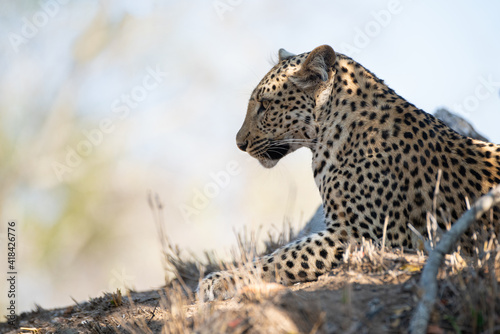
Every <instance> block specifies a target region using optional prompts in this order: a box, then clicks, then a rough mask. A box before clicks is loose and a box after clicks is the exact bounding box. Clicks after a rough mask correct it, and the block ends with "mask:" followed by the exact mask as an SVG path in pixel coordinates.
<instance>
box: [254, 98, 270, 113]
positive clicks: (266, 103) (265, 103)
mask: <svg viewBox="0 0 500 334" xmlns="http://www.w3.org/2000/svg"><path fill="white" fill-rule="evenodd" d="M270 104H271V102H270V101H268V100H262V101H260V107H259V110H257V113H258V114H260V113H263V112H264V111H266V110H267V109H268V108H269V105H270Z"/></svg>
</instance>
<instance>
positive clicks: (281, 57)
mask: <svg viewBox="0 0 500 334" xmlns="http://www.w3.org/2000/svg"><path fill="white" fill-rule="evenodd" d="M278 55H279V61H280V62H281V61H282V60H285V59H288V58H292V57H293V56H295V55H294V54H293V53H291V52H288V51H286V50H285V49H279V51H278Z"/></svg>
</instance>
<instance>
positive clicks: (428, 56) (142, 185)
mask: <svg viewBox="0 0 500 334" xmlns="http://www.w3.org/2000/svg"><path fill="white" fill-rule="evenodd" d="M499 13H500V3H497V2H493V1H490V2H481V3H480V4H479V3H472V2H469V1H453V2H452V1H443V2H439V3H436V2H435V1H430V0H428V1H418V2H417V1H410V0H400V1H397V0H389V1H370V2H368V1H364V2H361V1H351V2H346V1H326V0H325V1H309V2H307V3H306V2H298V3H295V2H290V1H284V0H276V1H272V2H270V1H263V0H258V1H244V0H213V1H189V2H188V1H184V2H180V1H159V0H143V1H134V0H121V1H118V0H109V1H104V0H103V1H93V0H88V1H68V0H40V1H28V0H17V1H7V0H0V17H1V20H0V32H1V37H2V38H1V40H0V51H1V52H0V127H1V129H0V215H1V224H0V226H1V229H0V242H1V247H2V250H1V251H0V254H1V256H2V259H0V262H1V263H2V267H3V266H4V265H5V264H6V258H7V255H6V250H5V248H6V246H5V245H6V232H7V222H8V221H9V220H15V221H16V223H17V258H16V261H17V270H18V273H19V275H18V283H17V290H18V291H17V292H18V296H17V307H18V311H27V310H30V309H33V308H34V307H35V304H39V305H40V306H42V307H44V308H50V307H56V306H65V305H70V304H72V303H73V301H72V298H73V299H74V300H76V301H81V300H86V299H88V298H89V297H97V296H99V295H100V294H101V293H102V292H103V291H112V290H115V289H116V288H120V287H121V288H123V287H124V286H127V287H131V288H134V289H137V290H145V289H151V288H157V287H159V286H161V285H162V284H163V283H164V272H163V268H162V261H161V249H160V242H159V239H158V233H157V231H156V227H155V223H154V220H153V214H152V212H151V210H150V208H149V206H148V201H147V198H148V193H150V192H152V193H156V194H158V196H159V198H161V200H162V202H163V204H164V207H165V210H164V219H165V226H166V227H165V228H166V233H167V235H168V236H169V238H170V239H171V241H172V242H173V243H175V244H177V245H179V247H180V248H181V249H182V250H183V252H184V253H185V254H189V253H193V254H195V255H198V256H201V254H202V253H203V250H205V249H213V250H216V251H217V253H218V254H219V255H220V256H221V257H224V256H226V255H227V254H228V251H229V249H230V247H231V246H234V245H236V238H235V232H241V231H243V230H244V228H245V227H246V228H247V229H248V230H257V229H258V228H259V227H262V229H261V231H262V232H261V233H260V235H261V237H265V235H266V234H267V231H271V232H272V233H278V232H279V231H280V230H281V228H282V226H283V223H284V222H285V221H286V222H290V223H291V224H292V225H293V226H298V225H300V224H302V223H303V222H304V221H306V220H307V219H308V218H309V217H310V216H311V215H312V214H313V212H314V211H315V209H316V207H317V206H318V205H319V204H320V198H319V195H318V192H317V189H316V186H315V184H314V181H313V177H312V172H311V170H310V164H311V154H310V153H309V152H308V151H307V150H306V149H301V150H299V151H298V152H296V153H294V154H292V155H290V156H288V157H286V158H285V159H283V161H281V162H280V163H279V164H278V166H276V167H275V168H274V169H272V170H266V169H264V168H262V167H260V166H259V165H258V162H257V161H256V160H253V159H251V158H249V157H248V156H247V155H246V154H245V153H243V152H240V151H238V149H237V147H236V145H235V135H236V132H237V131H238V129H239V127H240V125H241V123H242V122H243V118H244V116H245V112H246V104H247V100H248V98H249V96H250V93H251V91H252V90H253V88H254V87H255V85H257V83H258V82H259V80H260V78H261V77H262V76H263V75H264V74H265V73H266V72H267V71H268V70H269V69H270V68H271V66H272V65H273V64H274V63H275V62H276V60H277V52H278V49H279V48H286V49H287V50H288V51H290V52H294V53H302V52H306V51H310V50H312V49H313V48H314V47H316V46H319V45H321V44H330V45H331V46H332V47H333V48H334V49H335V50H336V51H337V52H342V53H345V54H347V55H349V56H351V57H353V58H355V59H356V60H357V61H359V62H360V63H362V64H363V65H365V66H366V67H367V68H368V69H370V70H371V71H373V72H374V73H375V74H377V75H378V76H379V77H380V78H381V79H384V80H385V81H386V83H388V85H389V86H390V87H392V88H393V89H395V90H396V92H397V93H399V94H400V95H402V96H403V97H405V98H406V99H408V100H409V101H410V102H412V103H414V104H416V105H417V106H418V107H420V108H422V109H424V110H426V111H428V112H434V111H435V110H436V109H437V108H439V107H446V108H447V109H448V110H450V111H453V112H456V113H458V114H459V115H461V116H463V117H465V118H467V119H468V120H469V121H471V123H472V124H473V125H474V126H475V127H476V129H477V130H478V131H479V132H481V133H482V134H484V135H485V136H486V137H488V138H489V139H490V140H491V141H493V142H496V143H499V142H500V131H499V122H500V100H499V94H498V91H499V88H500V68H499V66H498V60H499V59H500V45H499V43H498V32H499V31H500V21H499V20H498V14H499ZM4 272H7V269H6V266H5V270H4ZM0 286H1V287H2V290H6V289H3V286H4V285H3V284H1V285H0ZM6 302H7V299H6V292H5V291H1V292H0V309H1V310H2V311H0V314H4V310H5V305H6Z"/></svg>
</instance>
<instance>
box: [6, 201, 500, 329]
mask: <svg viewBox="0 0 500 334" xmlns="http://www.w3.org/2000/svg"><path fill="white" fill-rule="evenodd" d="M150 204H151V207H152V210H153V214H154V217H155V222H156V224H157V227H158V234H159V237H160V239H161V241H162V252H163V255H164V256H163V261H164V263H163V265H164V268H165V277H166V285H165V287H164V288H162V289H160V290H152V291H146V292H134V291H126V292H121V291H116V292H115V293H108V294H105V295H104V296H102V297H98V298H93V299H91V300H90V301H89V302H85V303H79V304H76V305H73V306H69V307H65V308H61V309H55V310H43V309H42V308H39V309H38V310H37V311H35V312H32V313H26V314H23V315H21V316H20V323H19V327H24V328H31V329H33V330H36V331H37V332H38V333H76V332H78V331H80V332H88V333H98V334H102V333H270V332H272V333H386V332H390V333H406V332H407V328H408V325H409V319H410V317H411V314H412V311H413V309H414V307H415V305H416V303H417V301H418V299H419V295H420V291H419V290H418V288H417V281H418V278H419V275H420V270H421V268H422V266H423V265H424V263H425V260H426V256H425V255H424V253H423V252H422V251H418V252H417V251H415V252H412V251H408V250H402V249H384V247H382V246H381V245H379V244H377V243H374V242H372V241H366V240H363V241H362V242H361V244H351V245H349V246H348V247H347V249H346V252H345V253H344V264H343V265H342V266H340V267H339V268H337V269H335V270H334V271H332V272H331V273H329V274H327V275H324V276H322V277H320V279H319V280H318V281H316V282H310V283H304V284H298V285H294V286H291V287H284V286H281V285H278V284H268V283H265V282H262V281H261V280H260V278H259V277H260V275H259V274H258V273H255V272H252V271H251V270H250V271H249V272H248V274H247V275H245V277H242V279H241V282H240V283H241V284H240V288H239V289H238V292H237V294H236V297H235V298H232V299H231V300H227V301H217V302H211V303H200V302H198V301H197V300H196V296H195V294H194V289H195V287H196V286H197V284H198V282H199V281H200V279H201V278H202V277H203V275H206V274H207V273H209V272H210V271H213V270H220V269H234V268H241V267H244V266H245V265H246V264H247V263H248V262H251V261H252V260H253V258H254V257H255V256H257V252H256V249H257V247H256V245H257V244H258V242H257V237H256V235H257V233H248V232H244V233H242V234H240V235H238V237H237V245H238V248H237V249H236V250H234V251H233V260H232V261H230V262H229V263H222V262H220V261H219V260H218V259H217V258H216V257H215V256H214V255H213V253H206V254H205V258H204V259H202V260H200V259H197V258H196V257H194V256H192V255H190V254H187V255H186V256H182V255H181V250H180V249H179V248H178V247H176V246H175V245H172V244H171V243H170V242H169V240H168V237H167V235H166V234H165V232H164V221H163V206H162V205H161V202H160V201H159V199H158V198H154V197H152V198H151V200H150ZM435 225H436V224H432V222H431V223H430V224H429V226H430V228H431V230H430V231H429V233H430V235H431V237H432V238H433V241H437V239H438V238H439V233H438V232H439V231H437V230H433V229H434V227H435ZM433 226H434V227H433ZM294 236H295V234H294V233H293V231H292V230H291V229H290V228H289V227H288V226H286V225H285V226H284V228H283V232H282V233H281V234H280V235H278V236H274V237H271V236H270V235H269V236H268V241H267V242H266V243H265V248H266V249H265V251H264V252H265V253H268V252H270V251H272V250H273V249H275V248H276V247H279V246H280V245H282V244H285V243H287V242H288V241H289V240H290V239H292V238H294ZM477 238H478V239H480V238H482V235H478V236H477ZM485 240H487V242H480V241H478V244H480V245H481V247H478V248H477V249H476V252H475V254H474V256H473V257H469V258H463V257H461V256H460V255H459V253H458V252H455V253H454V254H452V255H450V256H447V258H446V263H445V265H444V266H443V268H442V270H441V271H440V274H439V295H438V296H439V297H438V301H437V304H436V305H437V306H436V307H435V310H434V313H433V315H432V321H431V327H429V328H430V330H431V331H432V332H434V333H498V332H500V293H499V288H498V278H499V277H500V276H499V275H500V248H499V246H498V241H497V240H496V238H491V239H485ZM9 329H12V328H9V327H7V326H4V325H3V324H1V325H0V332H2V333H3V332H8V330H9ZM18 332H24V333H28V332H29V331H26V330H24V331H23V330H20V329H19V328H17V329H12V331H11V333H18ZM31 332H32V331H31Z"/></svg>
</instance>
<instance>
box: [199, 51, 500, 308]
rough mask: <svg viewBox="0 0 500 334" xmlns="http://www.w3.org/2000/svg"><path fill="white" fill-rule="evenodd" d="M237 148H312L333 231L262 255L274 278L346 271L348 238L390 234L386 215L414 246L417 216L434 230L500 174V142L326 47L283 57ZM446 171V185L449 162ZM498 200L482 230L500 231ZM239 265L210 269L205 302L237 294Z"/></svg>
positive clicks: (397, 238)
mask: <svg viewBox="0 0 500 334" xmlns="http://www.w3.org/2000/svg"><path fill="white" fill-rule="evenodd" d="M236 141H237V145H238V147H239V148H240V149H241V150H243V151H246V152H248V153H249V154H250V155H251V156H253V157H255V158H256V159H258V160H259V162H260V163H261V164H262V165H263V166H264V167H266V168H271V167H273V166H275V165H276V163H277V162H278V161H279V160H280V159H281V158H282V157H283V156H285V155H287V154H289V153H291V152H293V151H294V150H296V149H298V148H300V147H308V148H309V149H311V151H312V153H313V161H312V168H313V171H314V178H315V181H316V184H317V186H318V188H319V191H320V193H321V197H322V201H323V209H324V212H325V222H326V229H325V230H324V231H321V232H318V233H314V234H312V235H309V236H306V237H304V238H302V239H299V240H297V241H295V242H293V243H291V244H288V245H286V246H284V247H282V248H280V249H278V250H276V251H275V252H274V253H272V254H270V255H267V256H264V257H262V258H260V259H258V260H257V261H255V263H254V267H256V268H258V269H259V270H260V271H261V273H262V277H263V278H264V279H265V280H268V281H272V280H275V278H277V279H278V280H279V281H280V282H281V283H283V284H292V283H295V282H302V281H310V280H314V279H316V278H317V277H318V276H320V275H323V274H324V273H326V272H328V271H329V270H331V269H332V268H335V267H336V266H338V265H339V263H340V262H341V261H342V259H343V254H344V247H345V244H346V243H347V242H348V241H351V240H357V241H360V239H361V238H365V239H372V240H374V241H378V240H380V239H381V238H382V234H383V226H384V222H385V220H386V219H388V224H387V234H386V237H387V242H388V244H389V245H390V246H392V247H404V248H415V247H417V239H416V236H415V234H414V233H413V232H411V231H410V229H409V227H408V225H409V224H412V225H413V226H414V227H415V228H416V229H417V230H418V231H419V232H420V233H421V234H423V235H426V221H427V215H428V212H437V215H436V218H437V222H438V225H439V226H440V227H441V228H443V229H444V228H445V225H446V222H448V221H451V222H453V221H455V220H456V219H458V217H459V216H460V215H461V214H462V213H463V212H464V211H465V210H466V208H467V201H473V200H474V199H476V198H477V197H479V196H480V195H482V194H484V193H486V192H487V191H488V190H489V189H491V188H492V187H493V186H494V185H496V184H498V183H500V145H495V144H492V143H487V142H483V141H479V140H474V139H471V138H467V137H463V136H461V135H459V134H457V133H456V132H455V131H453V130H451V129H450V128H449V127H448V126H446V125H445V124H444V123H442V122H441V121H439V120H438V119H436V118H434V117H433V116H432V115H430V114H428V113H426V112H424V111H422V110H420V109H418V108H417V107H415V106H414V105H413V104H411V103H409V102H408V101H406V100H405V99H404V98H402V97H401V96H399V95H397V94H396V93H395V92H394V91H393V90H392V89H391V88H389V87H388V86H387V85H386V84H385V83H384V82H383V81H382V80H380V79H378V78H377V77H376V76H375V75H374V74H373V73H371V72H370V71H369V70H367V69H366V68H364V67H363V66H362V65H361V64H359V63H357V62H356V61H354V60H352V59H351V58H349V57H347V56H345V55H342V54H339V53H335V52H334V51H333V49H332V48H331V47H330V46H327V45H323V46H320V47H318V48H316V49H314V50H313V51H312V52H308V53H303V54H300V55H296V56H295V55H292V54H290V53H288V52H286V51H284V50H280V60H279V63H278V64H277V65H275V66H274V67H273V68H272V69H271V71H269V73H267V75H266V76H265V77H264V78H263V79H262V81H261V82H260V83H259V85H258V86H257V88H255V90H254V91H253V93H252V96H251V98H250V101H249V104H248V110H247V115H246V118H245V121H244V123H243V125H242V127H241V129H240V131H239V132H238V134H237V137H236ZM439 170H440V171H441V178H440V183H439V191H438V192H437V193H436V183H437V178H438V171H439ZM498 219H499V209H498V208H495V209H494V210H493V212H492V213H491V214H490V215H488V216H487V217H483V218H482V219H481V220H480V221H479V222H478V224H477V225H476V226H475V228H474V229H471V230H469V231H468V232H467V233H466V235H465V236H464V238H463V239H462V241H461V243H462V249H464V250H465V251H470V250H471V247H472V246H473V240H472V234H473V232H474V231H485V232H487V233H492V232H495V233H497V235H498V232H499V223H498ZM233 276H234V273H231V272H221V273H215V274H211V275H209V276H208V277H206V278H205V279H204V280H203V282H202V283H201V286H200V292H201V293H202V294H203V296H204V298H205V299H213V298H217V297H224V298H227V297H229V296H231V292H229V288H230V286H231V284H232V282H234V281H233V278H232V277H233Z"/></svg>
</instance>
